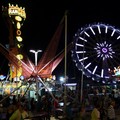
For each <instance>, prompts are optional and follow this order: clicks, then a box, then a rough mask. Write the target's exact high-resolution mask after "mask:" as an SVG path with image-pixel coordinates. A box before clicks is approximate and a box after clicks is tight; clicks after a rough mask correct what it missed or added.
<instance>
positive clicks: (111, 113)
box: [107, 100, 115, 120]
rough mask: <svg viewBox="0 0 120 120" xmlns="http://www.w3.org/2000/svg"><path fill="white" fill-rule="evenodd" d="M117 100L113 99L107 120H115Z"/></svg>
mask: <svg viewBox="0 0 120 120" xmlns="http://www.w3.org/2000/svg"><path fill="white" fill-rule="evenodd" d="M114 107H115V101H114V100H112V101H111V102H110V104H109V106H108V109H107V120H115V109H114Z"/></svg>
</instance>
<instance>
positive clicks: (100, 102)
mask: <svg viewBox="0 0 120 120" xmlns="http://www.w3.org/2000/svg"><path fill="white" fill-rule="evenodd" d="M70 96H72V97H67V101H66V109H65V111H64V106H62V107H61V106H60V104H59V102H61V101H62V102H64V99H63V98H64V97H63V96H61V97H58V96H55V98H54V99H53V97H52V96H51V95H50V94H49V93H46V94H44V95H43V96H39V97H38V100H37V101H36V100H35V99H34V98H30V99H28V98H26V97H24V96H22V97H18V98H16V96H15V95H13V96H12V99H11V98H10V96H8V97H7V98H6V99H5V100H4V101H2V102H1V103H0V120H25V118H26V119H28V118H29V119H30V120H32V117H33V116H34V115H35V114H36V113H37V114H38V113H39V114H40V113H45V114H44V115H45V119H46V120H50V118H51V116H54V118H55V119H56V120H57V119H59V113H60V112H61V113H62V114H64V115H65V118H64V120H115V119H116V113H115V109H119V105H118V101H119V100H118V99H116V98H115V97H114V95H113V93H111V94H104V95H101V96H99V95H97V94H94V95H93V96H92V97H85V98H84V99H83V101H82V103H79V102H78V101H77V99H72V98H74V97H75V94H74V95H73V94H71V95H70ZM4 97H5V96H2V95H1V96H0V101H1V100H2V99H4ZM90 106H92V108H91V109H90V110H87V108H89V107H90ZM59 108H61V109H59ZM59 110H61V111H59ZM88 113H89V114H88ZM41 117H42V116H41Z"/></svg>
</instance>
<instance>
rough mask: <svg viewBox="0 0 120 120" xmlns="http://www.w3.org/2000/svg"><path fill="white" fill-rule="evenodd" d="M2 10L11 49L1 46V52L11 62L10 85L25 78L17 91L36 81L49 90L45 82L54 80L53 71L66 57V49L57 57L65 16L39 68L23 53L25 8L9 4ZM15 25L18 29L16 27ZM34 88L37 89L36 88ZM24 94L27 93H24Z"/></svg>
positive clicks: (38, 65) (68, 47) (69, 47)
mask: <svg viewBox="0 0 120 120" xmlns="http://www.w3.org/2000/svg"><path fill="white" fill-rule="evenodd" d="M2 10H3V15H4V17H5V20H7V25H8V29H9V49H7V48H6V47H5V46H4V45H2V44H0V52H1V53H2V54H3V55H4V56H5V57H6V58H7V59H8V60H9V66H10V68H11V71H10V72H11V73H10V77H9V80H10V83H11V84H12V82H15V80H16V79H20V78H21V76H23V77H24V79H23V81H22V83H23V84H20V85H19V86H17V90H18V88H20V87H22V86H23V85H25V84H27V83H35V82H36V81H37V82H38V83H39V82H40V83H42V84H43V85H44V87H45V88H46V89H48V88H47V87H46V85H45V83H44V81H45V80H46V79H47V78H51V79H52V76H53V75H52V73H53V71H54V70H55V68H56V67H57V66H58V65H59V63H60V62H61V61H62V60H63V58H64V56H65V54H64V53H65V49H64V50H62V51H61V52H60V53H59V54H57V55H56V52H57V47H58V44H59V40H60V37H61V33H62V30H63V28H64V16H63V18H62V20H61V21H60V23H59V25H58V27H57V30H56V32H55V34H54V35H53V37H52V39H51V41H50V43H49V45H48V47H47V49H46V50H45V51H44V53H43V55H42V57H41V59H40V60H39V62H38V64H37V66H35V65H34V64H33V63H32V61H31V60H30V59H29V58H28V56H27V55H26V54H25V53H24V52H23V51H22V38H21V31H20V28H21V25H22V24H23V21H24V20H25V18H26V13H25V8H21V7H20V8H19V7H18V5H16V6H14V5H10V4H9V6H8V7H3V8H2ZM13 24H14V25H15V26H16V27H14V26H13ZM17 26H18V27H17ZM14 30H15V31H16V35H14ZM16 40H17V41H16ZM54 41H55V42H54ZM71 47H72V43H70V44H69V45H68V46H67V52H68V51H70V49H71ZM20 81H21V80H20ZM30 85H31V84H30ZM30 85H29V87H30ZM29 87H28V88H29ZM34 87H35V88H36V86H34ZM12 88H13V87H12ZM26 90H28V89H26ZM48 91H49V90H48ZM10 93H13V92H10ZM24 93H26V92H25V91H24Z"/></svg>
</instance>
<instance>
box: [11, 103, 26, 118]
mask: <svg viewBox="0 0 120 120" xmlns="http://www.w3.org/2000/svg"><path fill="white" fill-rule="evenodd" d="M27 117H28V113H27V112H26V111H25V110H24V105H23V103H18V109H17V110H15V112H14V113H13V114H12V115H11V116H10V118H9V120H24V118H27Z"/></svg>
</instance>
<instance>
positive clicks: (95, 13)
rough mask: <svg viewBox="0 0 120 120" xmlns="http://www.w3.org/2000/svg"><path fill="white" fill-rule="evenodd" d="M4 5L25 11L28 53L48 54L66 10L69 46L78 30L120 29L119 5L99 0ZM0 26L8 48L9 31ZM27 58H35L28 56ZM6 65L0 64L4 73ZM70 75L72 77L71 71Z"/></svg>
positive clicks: (17, 1)
mask: <svg viewBox="0 0 120 120" xmlns="http://www.w3.org/2000/svg"><path fill="white" fill-rule="evenodd" d="M1 3H2V4H1V5H3V6H5V5H7V4H8V3H13V4H18V6H23V7H25V10H26V15H27V18H26V20H25V22H24V24H23V26H22V28H21V32H22V37H23V40H24V48H25V50H26V51H27V52H28V51H29V50H30V49H42V50H43V51H44V50H45V48H46V47H47V45H48V43H49V41H50V40H51V38H52V36H53V34H54V33H55V31H56V28H57V26H58V24H59V22H60V20H61V19H62V17H63V15H64V13H65V11H66V10H68V22H67V23H68V24H67V26H68V33H67V35H68V43H70V42H72V40H73V35H74V34H75V32H76V31H77V30H78V28H81V27H84V26H85V25H87V24H92V23H95V22H103V23H107V24H111V25H113V26H116V27H118V28H120V8H119V7H118V4H117V3H116V2H110V1H108V2H107V1H106V2H105V1H100V0H96V1H92V0H84V1H83V0H56V1H52V0H44V1H42V0H1ZM1 23H2V27H1V28H2V30H1V31H2V34H1V35H0V36H1V40H0V42H1V43H2V44H5V41H6V40H7V37H8V36H7V35H6V29H7V28H6V26H5V23H4V21H3V20H2V22H1ZM63 38H64V37H63ZM59 45H60V48H64V39H62V40H61V41H60V44H59ZM28 56H30V57H33V56H32V55H30V53H29V52H28ZM2 57H3V56H2ZM2 57H1V58H2ZM3 58H4V57H3ZM31 59H32V58H31ZM68 63H69V65H68V66H71V70H72V69H75V68H74V63H72V61H69V62H68ZM3 64H5V63H4V62H3V59H2V61H1V62H0V67H1V69H0V70H1V71H3V69H4V66H3ZM72 64H73V65H72ZM62 66H63V64H62ZM58 69H60V70H59V71H61V70H62V72H63V71H64V67H62V68H61V66H60V65H59V66H58V68H56V70H58ZM69 72H70V73H71V71H69ZM72 73H73V71H72Z"/></svg>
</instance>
